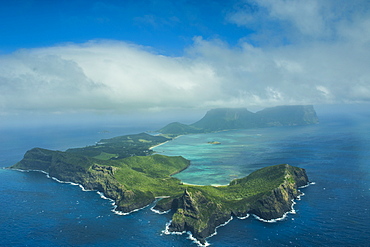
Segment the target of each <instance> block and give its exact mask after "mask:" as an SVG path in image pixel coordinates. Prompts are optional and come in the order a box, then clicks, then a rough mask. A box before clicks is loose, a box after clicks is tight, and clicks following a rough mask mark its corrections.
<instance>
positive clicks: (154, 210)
mask: <svg viewBox="0 0 370 247" xmlns="http://www.w3.org/2000/svg"><path fill="white" fill-rule="evenodd" d="M154 207H155V205H154V206H153V207H151V208H150V210H151V211H152V212H154V213H156V214H168V213H169V212H171V209H170V210H167V211H159V210H157V209H154Z"/></svg>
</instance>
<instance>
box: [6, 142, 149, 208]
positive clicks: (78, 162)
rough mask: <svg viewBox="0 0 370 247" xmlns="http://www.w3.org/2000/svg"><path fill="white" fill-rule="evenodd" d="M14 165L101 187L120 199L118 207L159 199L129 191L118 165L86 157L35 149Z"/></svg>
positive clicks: (86, 186) (117, 199)
mask: <svg viewBox="0 0 370 247" xmlns="http://www.w3.org/2000/svg"><path fill="white" fill-rule="evenodd" d="M12 168H15V169H23V170H42V171H45V172H47V173H49V175H50V176H51V177H55V178H57V179H58V180H61V181H67V182H73V183H78V184H81V185H82V186H83V187H84V188H85V189H87V190H97V191H100V192H102V193H104V195H105V196H106V197H108V198H111V199H112V200H114V201H115V202H116V205H117V210H119V211H122V212H125V213H127V212H131V211H132V210H135V209H138V208H142V207H144V206H146V205H148V204H150V203H151V202H153V201H154V200H155V198H154V196H153V194H152V193H145V192H142V191H138V190H129V189H127V188H126V187H125V186H124V185H122V184H121V183H119V182H118V181H117V180H116V178H115V177H114V173H115V171H116V170H117V167H112V166H101V165H97V164H95V163H94V162H93V160H92V159H90V158H88V157H85V156H78V155H74V154H70V153H64V152H59V151H50V150H46V149H41V148H34V149H32V150H29V151H27V153H26V154H25V155H24V159H23V160H21V161H20V162H18V163H17V164H15V165H14V166H13V167H12Z"/></svg>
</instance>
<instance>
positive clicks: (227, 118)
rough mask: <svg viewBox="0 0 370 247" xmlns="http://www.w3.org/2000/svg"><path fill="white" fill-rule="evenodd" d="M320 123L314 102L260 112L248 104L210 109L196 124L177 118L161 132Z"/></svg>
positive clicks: (179, 132) (277, 107)
mask: <svg viewBox="0 0 370 247" xmlns="http://www.w3.org/2000/svg"><path fill="white" fill-rule="evenodd" d="M316 123H318V117H317V115H316V112H315V110H314V108H313V106H311V105H295V106H276V107H271V108H266V109H264V110H262V111H258V112H256V113H253V112H250V111H248V110H247V109H246V108H218V109H212V110H210V111H208V112H207V113H206V115H205V116H204V117H203V118H202V119H200V120H199V121H197V122H195V123H193V124H190V125H186V124H182V123H178V122H175V123H171V124H169V125H167V126H165V127H163V128H162V129H160V130H158V132H160V133H162V134H170V135H182V134H192V133H207V132H214V131H222V130H231V129H249V128H263V127H273V126H294V125H308V124H316Z"/></svg>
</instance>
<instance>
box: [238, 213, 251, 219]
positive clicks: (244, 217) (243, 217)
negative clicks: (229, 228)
mask: <svg viewBox="0 0 370 247" xmlns="http://www.w3.org/2000/svg"><path fill="white" fill-rule="evenodd" d="M249 216H250V215H249V214H247V215H246V216H239V217H238V219H239V220H245V219H247V218H249Z"/></svg>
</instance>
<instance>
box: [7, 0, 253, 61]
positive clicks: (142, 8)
mask: <svg viewBox="0 0 370 247" xmlns="http://www.w3.org/2000/svg"><path fill="white" fill-rule="evenodd" d="M1 5H2V8H1V9H0V11H1V17H2V24H1V33H2V34H3V37H4V38H3V39H1V41H0V42H1V43H0V45H1V50H2V52H3V53H4V52H11V51H14V50H17V49H19V48H34V47H43V46H52V45H55V44H60V43H64V42H76V43H83V42H86V41H89V40H94V39H113V40H122V41H126V42H132V43H135V44H140V45H144V46H150V47H154V48H155V49H157V50H158V51H159V52H161V53H164V54H169V55H181V54H182V53H183V49H184V47H186V46H189V45H191V44H192V43H193V37H195V36H203V37H207V38H210V39H214V38H219V39H222V40H225V41H227V42H229V43H231V44H235V43H236V42H238V40H239V39H240V38H243V37H245V36H247V35H248V34H249V33H250V32H251V31H252V30H250V29H248V28H238V27H237V26H235V25H234V24H232V23H230V22H228V21H226V20H225V18H226V17H227V15H228V14H230V13H231V12H232V11H233V10H234V9H236V8H237V6H238V2H237V1H150V0H148V1H145V0H144V1H130V0H129V1H127V0H126V1H114V0H110V1H93V0H92V1H87V0H76V1H6V2H5V1H3V3H2V4H1Z"/></svg>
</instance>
